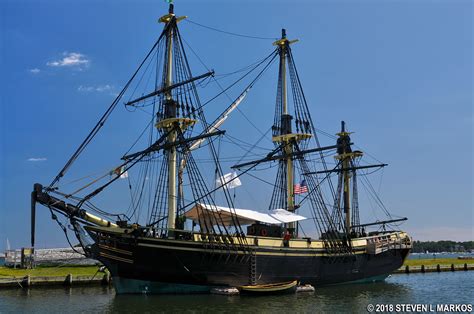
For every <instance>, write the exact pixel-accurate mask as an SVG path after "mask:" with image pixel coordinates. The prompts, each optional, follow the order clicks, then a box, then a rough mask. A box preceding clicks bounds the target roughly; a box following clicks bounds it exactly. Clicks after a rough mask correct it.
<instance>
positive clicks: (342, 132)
mask: <svg viewBox="0 0 474 314" xmlns="http://www.w3.org/2000/svg"><path fill="white" fill-rule="evenodd" d="M352 133H354V132H346V122H345V121H341V132H339V133H336V135H337V136H339V137H343V136H349V135H351V134H352Z"/></svg>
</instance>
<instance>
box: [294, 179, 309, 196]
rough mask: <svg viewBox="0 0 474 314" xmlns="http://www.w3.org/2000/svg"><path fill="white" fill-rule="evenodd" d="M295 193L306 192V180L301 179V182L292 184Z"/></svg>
mask: <svg viewBox="0 0 474 314" xmlns="http://www.w3.org/2000/svg"><path fill="white" fill-rule="evenodd" d="M293 190H294V193H295V194H303V193H308V186H307V185H306V180H303V181H301V183H298V184H295V185H294V186H293Z"/></svg>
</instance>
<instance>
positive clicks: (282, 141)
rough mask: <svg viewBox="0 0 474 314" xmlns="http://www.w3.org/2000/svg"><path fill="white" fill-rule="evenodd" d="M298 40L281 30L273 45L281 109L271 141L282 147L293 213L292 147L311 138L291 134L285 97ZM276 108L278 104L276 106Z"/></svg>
mask: <svg viewBox="0 0 474 314" xmlns="http://www.w3.org/2000/svg"><path fill="white" fill-rule="evenodd" d="M297 41H298V40H292V41H290V40H288V39H287V38H286V30H285V29H282V30H281V39H279V40H277V41H275V42H274V43H273V45H275V46H278V53H279V55H280V68H279V84H278V87H279V90H278V95H279V96H280V97H281V99H279V100H277V102H278V103H279V104H280V106H281V108H277V110H278V109H279V110H278V112H280V113H281V115H280V117H275V119H280V127H279V132H278V133H277V134H274V136H273V138H272V140H273V142H274V143H277V144H279V145H282V146H283V152H284V159H283V162H284V163H285V165H286V203H287V210H288V211H291V212H293V211H295V193H294V183H295V179H294V165H293V158H294V156H293V145H294V144H296V143H298V142H299V141H301V140H303V139H307V138H309V137H311V135H310V134H302V133H293V132H292V125H291V123H292V122H291V121H292V119H293V116H292V115H291V114H289V113H288V95H287V82H286V72H287V71H286V63H287V57H288V50H289V46H290V45H291V44H293V43H295V42H297ZM277 106H278V104H277ZM295 227H296V224H295V223H294V222H292V223H290V224H289V225H288V228H289V229H292V230H295V229H296V228H295Z"/></svg>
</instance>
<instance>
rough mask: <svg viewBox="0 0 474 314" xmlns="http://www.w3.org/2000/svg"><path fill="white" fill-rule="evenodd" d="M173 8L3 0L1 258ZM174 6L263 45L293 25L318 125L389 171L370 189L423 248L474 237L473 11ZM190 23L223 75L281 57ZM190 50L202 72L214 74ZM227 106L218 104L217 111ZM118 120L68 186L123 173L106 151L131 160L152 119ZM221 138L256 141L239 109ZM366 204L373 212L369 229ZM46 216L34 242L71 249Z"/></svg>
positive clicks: (268, 83)
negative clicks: (84, 177) (113, 171)
mask: <svg viewBox="0 0 474 314" xmlns="http://www.w3.org/2000/svg"><path fill="white" fill-rule="evenodd" d="M166 10H167V8H166V4H165V3H164V2H162V1H158V0H156V1H125V0H121V1H59V0H58V1H51V0H49V1H46V0H45V1H33V0H31V1H26V0H15V1H10V0H3V1H0V14H1V16H0V40H1V42H0V44H1V46H0V48H1V55H0V68H1V71H0V72H1V77H0V86H1V93H0V97H1V98H0V99H1V107H0V110H1V111H0V250H2V249H3V248H4V247H5V243H6V238H9V240H10V243H11V244H12V246H14V247H20V246H24V245H28V242H29V202H30V200H29V194H30V192H31V189H32V185H33V183H34V182H41V183H44V184H48V183H49V182H51V180H52V178H53V177H54V176H55V175H56V174H57V172H58V171H59V170H60V168H61V167H62V166H63V165H64V163H65V161H66V160H67V158H68V157H69V156H70V155H71V153H72V152H73V150H74V149H75V148H76V147H77V146H78V145H79V143H80V142H81V141H82V139H83V138H84V137H85V136H86V135H87V133H88V132H89V130H90V129H91V128H92V126H93V125H94V124H95V122H96V121H97V120H98V118H99V116H100V115H101V114H102V113H103V112H104V111H105V109H106V108H107V106H108V105H109V104H110V102H111V101H112V100H113V98H114V95H115V94H116V93H117V92H118V91H120V89H121V87H122V86H123V84H124V83H125V82H126V80H127V79H128V78H129V76H130V75H131V73H132V72H133V70H134V69H135V68H136V66H137V65H138V64H139V61H140V60H141V59H142V58H143V56H144V55H145V53H146V52H147V51H148V49H149V48H150V47H151V45H152V43H153V42H154V40H155V39H156V37H157V36H158V35H159V33H160V32H161V29H162V25H159V24H158V23H157V22H156V21H157V19H158V18H159V17H160V16H161V15H163V14H164V13H165V12H166ZM176 12H177V14H178V15H187V16H189V19H190V20H191V21H195V22H198V23H201V24H205V25H208V26H212V27H216V28H219V29H223V30H226V31H230V32H236V33H242V34H249V35H254V36H260V37H278V36H279V35H280V29H281V28H282V27H285V28H286V29H287V33H288V37H289V38H290V39H292V38H298V39H299V40H300V42H299V43H297V44H295V45H294V46H293V54H294V57H295V59H296V65H297V67H298V69H299V74H300V77H301V80H302V83H303V88H304V90H305V94H306V98H307V100H308V103H309V105H310V108H311V112H312V115H313V119H314V122H315V124H316V126H317V128H319V129H322V130H324V131H326V132H328V133H336V132H337V131H338V128H339V123H340V120H346V122H347V124H348V128H349V129H350V130H351V131H355V132H356V133H355V134H354V135H353V140H354V141H355V142H356V143H357V144H358V145H359V146H360V147H361V148H362V149H363V150H364V151H366V152H368V153H370V154H371V155H373V156H375V157H376V158H377V159H379V160H381V161H383V162H387V163H389V164H390V166H389V167H387V168H386V169H385V170H384V171H383V172H378V173H376V174H375V175H374V181H373V183H374V185H375V186H376V187H377V188H379V187H380V195H381V197H382V199H383V200H384V202H385V204H386V206H387V207H388V208H389V209H390V210H391V212H393V213H394V214H396V215H398V216H407V217H409V221H408V222H407V223H406V224H404V225H403V229H405V230H407V231H408V232H410V233H411V234H412V235H413V236H414V237H415V239H421V240H427V239H434V240H439V239H454V240H472V239H473V238H474V237H473V222H474V221H473V203H474V200H473V190H474V189H473V57H472V56H473V51H472V45H473V25H472V23H473V22H472V21H473V5H472V2H471V1H375V0H374V1H369V0H367V1H205V0H202V1H199V2H197V1H184V0H183V1H177V2H176ZM180 28H181V32H182V35H183V36H184V37H185V39H186V41H187V42H188V43H189V44H190V45H192V47H193V49H194V50H195V51H196V53H197V54H198V55H199V56H200V57H201V59H202V61H203V62H204V63H205V64H206V65H207V66H208V67H209V68H213V69H214V70H215V71H216V73H217V74H219V73H229V72H232V71H233V70H235V69H239V68H242V67H244V66H246V65H248V64H250V63H253V62H255V61H256V60H259V59H261V58H263V57H264V56H266V55H267V54H268V53H270V51H271V50H272V49H273V47H272V45H271V43H272V40H256V39H247V38H239V37H232V36H229V35H224V34H221V33H216V32H213V31H210V30H207V29H204V28H200V27H198V26H196V25H193V24H190V23H188V22H181V24H180ZM188 54H189V55H190V59H191V60H190V61H191V63H192V68H193V71H194V73H195V74H200V73H203V72H205V71H206V68H205V67H204V66H202V65H201V63H200V62H199V61H198V60H197V59H196V58H195V57H194V56H193V55H192V54H191V53H190V52H188ZM276 75H277V69H276V67H273V68H272V69H271V70H270V71H269V72H268V73H267V74H266V75H265V77H264V78H263V79H262V82H259V83H258V85H257V86H256V87H255V88H254V89H253V90H252V93H251V94H250V95H249V96H248V97H247V99H246V100H245V101H244V103H243V104H242V105H241V110H242V112H243V113H244V114H245V115H246V116H247V117H248V118H249V119H250V120H251V121H252V123H253V124H255V125H258V128H259V129H260V130H261V131H266V130H267V129H268V128H269V127H270V124H271V121H272V120H273V110H274V109H273V108H274V100H275V90H276ZM215 91H218V90H217V89H215ZM238 93H239V90H234V91H232V92H230V96H231V97H236V96H237V95H238ZM208 96H209V95H207V94H205V92H204V96H203V99H207V98H209V97H208ZM228 104H229V100H228V99H226V98H222V99H220V100H219V101H218V102H217V103H215V104H214V103H213V104H212V105H210V106H209V107H208V115H209V116H210V117H215V116H217V114H218V113H219V112H220V110H222V109H223V108H224V107H225V106H227V105H228ZM120 109H121V110H122V108H120ZM122 111H123V112H122V113H120V114H118V118H117V119H118V120H119V124H118V126H116V127H115V128H114V127H111V128H109V129H105V130H104V132H103V133H104V134H102V135H103V137H100V138H99V139H98V142H97V143H94V144H93V145H92V146H91V147H90V149H89V150H88V151H87V153H88V154H87V156H85V157H84V159H83V160H81V161H80V162H79V165H78V166H77V168H75V169H74V170H73V171H72V174H71V175H72V177H71V179H74V178H78V177H80V174H81V172H82V171H83V170H84V171H85V169H86V168H87V166H88V165H89V166H90V165H91V164H97V165H99V164H100V167H106V166H107V165H111V166H114V165H115V164H116V162H117V160H118V157H119V155H116V156H115V157H116V159H115V160H114V162H112V163H110V161H111V160H113V159H106V158H105V157H103V156H105V155H107V154H108V153H110V152H112V151H114V149H116V150H117V152H118V151H120V152H123V151H124V149H125V148H127V147H128V146H127V145H125V144H123V143H125V142H127V141H128V144H129V143H130V141H129V139H131V138H132V136H131V135H130V134H129V133H133V134H137V132H138V133H139V131H141V127H142V126H141V124H140V123H142V122H143V120H142V118H143V117H139V116H138V115H134V114H130V115H127V114H126V113H125V112H124V110H122ZM120 119H121V120H120ZM120 123H122V124H120ZM125 125H126V126H127V127H124V126H125ZM225 128H226V129H228V132H230V134H232V135H234V136H241V137H242V138H245V139H246V141H248V142H255V141H256V140H257V139H258V138H259V137H260V134H259V133H258V131H257V130H255V129H254V128H253V126H252V125H250V124H249V123H247V122H246V121H245V119H244V118H243V117H242V114H241V113H239V112H236V113H234V114H233V116H232V117H231V119H230V120H229V121H228V122H226V124H225ZM321 141H322V143H323V145H324V144H327V145H331V144H333V140H332V139H330V138H327V137H324V136H322V137H321ZM263 144H264V145H266V146H267V147H269V148H271V143H269V141H266V142H262V145H263ZM108 145H109V146H110V147H113V148H112V149H111V150H110V149H108V148H106V147H108ZM227 153H228V155H231V153H232V152H229V151H227ZM241 153H242V152H237V154H241ZM368 160H369V161H370V159H368ZM228 166H229V165H225V167H228ZM382 174H383V175H382ZM243 183H244V186H243V187H242V189H240V188H239V189H240V190H238V191H237V192H236V193H237V194H238V197H240V199H241V201H240V202H241V203H240V204H241V205H242V206H246V207H252V206H257V207H263V208H265V207H264V206H265V205H266V204H267V203H268V198H269V194H265V193H270V190H269V189H268V187H264V186H261V185H259V184H258V183H257V182H252V180H251V179H247V182H246V179H244V180H243ZM262 195H267V196H266V197H261V196H262ZM110 201H111V203H112V204H114V202H113V201H112V200H110ZM365 205H366V207H364V208H363V207H362V206H361V211H362V212H363V213H362V217H363V218H366V220H370V217H371V215H372V211H371V210H369V209H368V208H369V204H365ZM37 220H38V223H37V224H38V227H37V244H38V246H39V247H48V246H63V245H65V240H64V236H63V234H62V232H61V231H60V230H59V229H58V227H57V225H56V224H55V223H54V222H52V221H51V219H50V216H49V214H48V212H47V210H45V209H44V208H42V207H40V208H38V218H37Z"/></svg>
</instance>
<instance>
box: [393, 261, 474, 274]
mask: <svg viewBox="0 0 474 314" xmlns="http://www.w3.org/2000/svg"><path fill="white" fill-rule="evenodd" d="M468 270H474V264H467V263H464V265H461V264H456V265H455V264H451V265H440V264H437V265H427V266H425V265H420V266H409V265H406V266H403V267H401V268H399V269H398V270H396V271H395V272H394V274H412V273H436V272H437V273H440V272H449V271H468Z"/></svg>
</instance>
